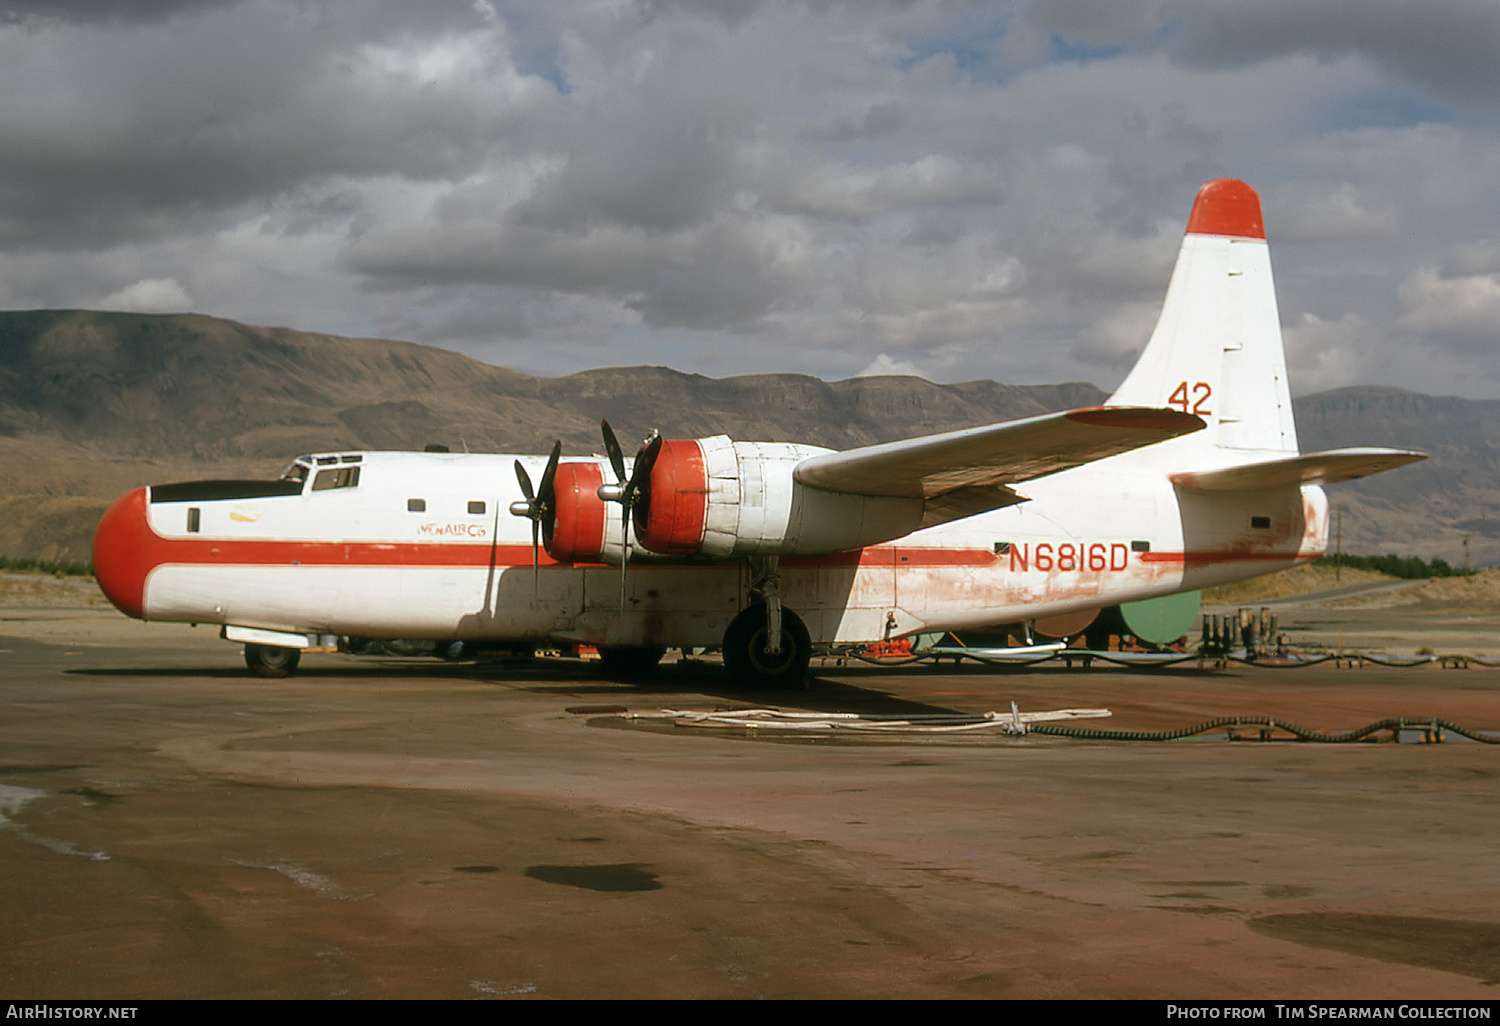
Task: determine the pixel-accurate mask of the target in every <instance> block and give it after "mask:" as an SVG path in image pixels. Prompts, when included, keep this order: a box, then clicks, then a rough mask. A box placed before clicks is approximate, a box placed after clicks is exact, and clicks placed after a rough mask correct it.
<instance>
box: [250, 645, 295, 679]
mask: <svg viewBox="0 0 1500 1026" xmlns="http://www.w3.org/2000/svg"><path fill="white" fill-rule="evenodd" d="M301 661H302V650H301V649H299V648H281V647H280V646H278V645H246V646H245V665H246V666H248V667H250V669H252V670H254V671H255V672H256V673H257V674H259V675H260V676H262V677H271V678H277V677H286V676H289V675H291V673H292V672H293V671H295V670H296V669H297V664H298V663H299V662H301Z"/></svg>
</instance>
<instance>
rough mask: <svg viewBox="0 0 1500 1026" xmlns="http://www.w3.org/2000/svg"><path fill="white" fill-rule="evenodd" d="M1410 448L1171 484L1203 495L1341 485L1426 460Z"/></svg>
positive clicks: (1250, 467)
mask: <svg viewBox="0 0 1500 1026" xmlns="http://www.w3.org/2000/svg"><path fill="white" fill-rule="evenodd" d="M1426 458H1427V454H1426V453H1422V452H1416V451H1414V450H1411V449H1374V448H1365V449H1330V450H1328V451H1327V452H1313V453H1308V454H1307V455H1306V456H1291V457H1288V458H1286V459H1277V460H1267V461H1265V462H1263V463H1250V464H1246V465H1243V466H1238V467H1223V468H1220V469H1218V470H1197V471H1183V472H1182V473H1179V474H1172V475H1171V478H1172V483H1173V484H1175V485H1179V486H1181V487H1183V488H1192V489H1195V490H1196V491H1200V492H1257V491H1261V490H1263V489H1266V488H1279V487H1283V486H1286V485H1299V484H1318V485H1323V484H1338V483H1339V482H1340V481H1353V480H1354V479H1355V478H1357V477H1365V476H1367V475H1369V474H1378V473H1380V472H1381V471H1382V470H1391V469H1393V468H1395V467H1401V466H1405V465H1406V464H1408V463H1415V462H1417V460H1425V459H1426Z"/></svg>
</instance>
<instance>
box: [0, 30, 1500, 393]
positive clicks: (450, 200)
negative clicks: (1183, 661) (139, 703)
mask: <svg viewBox="0 0 1500 1026" xmlns="http://www.w3.org/2000/svg"><path fill="white" fill-rule="evenodd" d="M1497 54H1500V4H1497V3H1495V2H1494V0H1109V2H1096V0H1030V2H1026V0H1016V2H995V0H990V2H960V0H954V2H941V0H850V2H834V0H801V2H792V0H785V2H778V0H702V2H697V3H690V2H687V0H548V2H546V3H537V2H535V0H531V2H523V0H517V2H514V3H512V2H509V0H362V2H350V0H345V2H333V0H326V2H324V0H132V2H130V3H128V4H125V3H119V4H115V3H108V4H106V3H99V2H97V0H18V2H9V0H0V308H5V309H36V308H60V307H61V308H73V307H82V308H92V309H111V310H134V311H143V312H164V313H165V312H179V311H198V312H202V313H206V314H213V315H216V316H221V317H229V318H233V319H235V320H239V321H243V322H246V323H250V324H258V325H281V326H287V327H292V328H298V329H302V330H307V331H319V332H329V333H334V334H341V335H355V336H377V337H383V338H394V339H402V340H407V341H415V342H422V343H427V344H431V345H436V346H442V347H444V348H449V349H455V350H458V351H460V352H463V353H466V354H468V355H471V356H474V357H477V358H479V359H481V360H485V361H487V362H489V363H494V364H498V365H501V366H506V367H511V368H514V369H516V370H520V371H524V372H527V373H532V374H543V375H561V374H568V373H571V372H573V371H576V370H582V369H585V368H592V367H608V366H627V365H636V364H652V365H664V366H670V367H674V368H677V369H678V370H682V371H690V372H696V373H702V374H706V375H710V376H713V377H727V376H732V375H738V374H749V373H764V372H795V373H804V374H813V375H816V376H818V377H822V378H825V379H829V380H837V379H843V378H848V377H852V376H856V375H860V374H871V373H907V374H919V375H921V376H923V377H926V378H929V379H931V380H933V381H939V382H953V381H967V380H973V379H979V378H993V379H996V380H999V381H1002V382H1007V383H1012V384H1034V383H1046V382H1062V381H1092V382H1094V383H1095V384H1098V385H1099V386H1101V387H1104V388H1112V387H1113V386H1114V385H1115V384H1117V383H1118V382H1119V381H1120V380H1121V379H1122V378H1123V377H1124V374H1125V372H1126V371H1127V370H1128V369H1129V366H1130V364H1131V362H1132V360H1133V358H1134V356H1135V355H1136V354H1137V353H1138V352H1139V351H1140V348H1141V347H1142V345H1143V344H1144V342H1145V340H1146V338H1147V337H1148V335H1149V334H1150V330H1151V326H1152V324H1153V323H1154V322H1155V318H1156V315H1157V312H1158V310H1159V308H1160V304H1161V300H1162V296H1163V294H1164V292H1165V289H1166V283H1167V279H1168V276H1169V275H1170V273H1171V268H1172V263H1173V261H1174V260H1175V258H1176V253H1177V248H1178V245H1179V244H1180V240H1181V236H1182V231H1183V228H1184V226H1185V223H1186V220H1187V215H1188V212H1189V210H1190V208H1191V205H1192V200H1193V196H1194V194H1195V192H1196V191H1197V189H1198V187H1199V186H1200V185H1202V184H1203V183H1204V182H1206V181H1208V180H1210V179H1213V178H1220V177H1235V178H1242V179H1244V180H1245V181H1247V182H1249V183H1250V184H1251V185H1252V186H1254V187H1255V188H1256V189H1257V190H1258V191H1259V193H1260V195H1261V198H1262V203H1263V206H1264V212H1265V223H1266V230H1267V235H1268V237H1269V238H1270V241H1271V251H1272V262H1273V264H1274V267H1275V271H1276V279H1277V289H1278V295H1279V299H1280V305H1281V311H1280V312H1281V320H1282V325H1283V328H1284V333H1285V337H1286V344H1287V351H1288V362H1289V367H1290V374H1291V379H1292V386H1293V391H1294V392H1295V393H1296V394H1306V393H1310V392H1315V391H1321V390H1324V389H1329V388H1336V387H1340V386H1345V385H1387V386H1395V387H1402V388H1410V389H1414V390H1417V391H1423V392H1429V393H1433V394H1439V395H1460V396H1466V397H1470V398H1493V397H1500V59H1497V57H1496V55H1497Z"/></svg>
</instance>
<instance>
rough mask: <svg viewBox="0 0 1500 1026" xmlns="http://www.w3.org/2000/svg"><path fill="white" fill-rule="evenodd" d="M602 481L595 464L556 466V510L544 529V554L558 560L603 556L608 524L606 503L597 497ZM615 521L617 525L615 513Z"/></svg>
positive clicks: (594, 560) (586, 560)
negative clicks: (547, 526)
mask: <svg viewBox="0 0 1500 1026" xmlns="http://www.w3.org/2000/svg"><path fill="white" fill-rule="evenodd" d="M603 483H604V473H603V471H602V470H601V469H600V467H599V464H597V463H559V464H558V465H557V476H556V477H555V478H554V487H555V488H556V490H557V491H556V497H555V498H554V500H553V501H554V503H555V504H556V507H555V508H556V513H555V515H554V516H553V518H552V522H551V530H550V531H545V532H544V536H543V539H542V541H543V544H544V545H545V547H546V549H547V555H549V556H551V557H552V558H553V559H555V560H557V561H558V562H560V563H597V562H600V561H601V560H602V559H603V556H604V550H605V532H606V531H607V530H608V529H609V523H610V518H609V511H608V508H607V507H608V506H609V504H608V503H606V502H605V501H604V500H603V499H601V498H599V486H600V485H601V484H603ZM616 508H618V507H616ZM615 521H616V524H617V525H618V521H619V517H618V515H617V516H616V517H615Z"/></svg>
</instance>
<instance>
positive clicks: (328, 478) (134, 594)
mask: <svg viewBox="0 0 1500 1026" xmlns="http://www.w3.org/2000/svg"><path fill="white" fill-rule="evenodd" d="M602 430H603V438H604V449H605V455H604V456H603V457H590V458H575V457H566V458H565V457H564V456H563V452H562V444H561V442H559V443H557V444H556V445H554V446H553V448H552V450H551V453H550V455H548V456H545V457H543V456H502V455H489V454H468V453H463V454H455V453H443V452H421V453H418V452H329V453H319V454H313V455H307V456H301V457H298V458H297V459H296V460H295V461H293V463H292V464H291V465H290V466H289V467H288V468H287V470H286V471H285V472H284V473H283V474H282V475H281V476H280V478H278V479H277V480H274V481H243V480H236V481H197V482H186V483H179V484H167V485H159V486H152V487H145V488H138V489H136V490H134V491H132V492H130V493H129V494H127V495H125V496H124V497H123V498H121V499H120V500H119V501H118V502H116V503H115V504H114V505H113V506H112V507H111V508H110V509H109V510H108V511H107V512H106V513H105V515H104V517H103V518H102V519H101V521H100V523H99V527H98V530H97V531H96V533H95V537H94V552H93V554H94V568H95V574H96V577H97V579H98V581H99V584H100V587H101V589H102V590H103V591H104V594H105V595H106V596H108V598H109V599H110V601H111V602H113V603H114V605H115V606H116V607H117V608H119V609H120V610H121V611H122V612H123V613H125V614H127V615H129V616H133V617H138V618H141V619H147V620H166V621H182V622H192V623H213V624H219V625H222V631H223V636H224V637H225V638H227V639H228V640H230V641H234V642H239V643H243V644H244V645H245V659H246V662H247V663H248V664H249V666H250V667H251V669H253V670H254V671H256V672H257V673H259V674H261V675H263V676H272V677H274V676H284V675H286V674H287V673H290V672H292V670H294V669H295V667H296V666H297V663H298V659H299V656H300V654H301V652H302V651H303V650H305V649H308V648H317V647H321V646H324V645H326V644H328V642H329V641H330V640H332V639H331V638H330V637H329V636H330V635H332V636H335V637H337V636H351V637H364V638H418V639H432V640H435V641H443V642H451V641H462V642H472V643H475V644H485V643H490V644H496V643H508V644H517V645H523V644H529V643H535V644H541V643H547V642H553V643H556V642H568V643H579V644H590V645H595V646H598V648H599V650H600V653H601V655H602V656H603V658H604V660H605V662H606V665H607V666H610V667H612V668H613V669H616V670H636V671H645V670H648V669H649V668H651V667H653V666H654V665H655V664H656V662H657V661H658V660H659V659H660V658H661V656H662V654H663V652H664V651H665V649H666V648H667V647H700V646H701V647H717V648H719V649H721V650H722V653H723V659H724V665H725V667H726V668H727V670H728V671H729V673H730V675H731V676H732V677H733V678H734V680H736V681H737V682H738V683H740V684H742V685H744V686H748V687H788V686H796V685H798V684H799V683H800V682H802V681H803V679H804V677H805V675H806V672H807V668H808V665H809V660H810V658H811V656H812V655H813V654H814V653H815V652H817V651H828V650H829V649H830V647H833V646H844V645H854V644H861V643H875V642H879V641H889V640H891V639H895V638H901V637H908V636H911V635H916V634H923V633H932V632H939V631H962V630H967V629H971V628H974V629H977V628H982V627H985V626H989V625H993V624H1002V623H1017V622H1031V621H1044V620H1046V619H1048V618H1053V619H1057V618H1063V619H1068V618H1073V619H1074V622H1086V621H1087V619H1088V614H1090V613H1091V611H1095V610H1099V609H1101V608H1104V607H1112V606H1121V605H1125V606H1127V607H1129V606H1130V605H1131V604H1137V605H1140V604H1146V603H1152V602H1159V601H1163V600H1164V599H1166V598H1167V597H1170V596H1176V595H1181V594H1183V593H1190V592H1193V591H1194V590H1196V589H1200V588H1203V587H1207V586H1210V585H1215V584H1220V583H1224V582H1228V581H1232V580H1236V579H1240V578H1245V577H1251V576H1255V575H1257V574H1263V573H1268V572H1271V571H1274V570H1279V569H1282V568H1284V567H1288V566H1292V565H1295V564H1297V563H1299V562H1304V561H1307V560H1311V559H1314V558H1316V557H1317V556H1319V555H1321V554H1322V553H1323V551H1324V550H1325V548H1326V546H1327V537H1328V503H1327V499H1326V497H1325V495H1324V491H1323V488H1322V486H1323V485H1325V484H1330V483H1335V482H1339V481H1345V480H1350V479H1352V478H1356V477H1361V476H1364V475H1367V474H1372V473H1376V472H1378V471H1383V470H1387V469H1391V468H1393V467H1397V466H1400V465H1402V464H1406V463H1410V462H1412V461H1415V460H1419V459H1422V458H1423V454H1421V453H1417V452H1412V451H1409V450H1402V449H1384V448H1358V449H1339V450H1332V451H1326V452H1317V453H1307V454H1304V453H1302V452H1301V451H1300V450H1299V448H1298V444H1297V434H1296V427H1295V425H1294V424H1293V420H1292V406H1291V394H1290V391H1289V387H1288V384H1287V373H1286V361H1285V356H1284V352H1283V347H1282V339H1281V328H1280V322H1279V319H1278V314H1277V306H1276V295H1275V289H1274V285H1273V282H1272V277H1271V263H1270V255H1269V250H1268V247H1267V243H1266V237H1265V231H1264V227H1263V224H1262V215H1261V207H1260V200H1259V197H1258V196H1257V195H1256V193H1255V191H1254V190H1253V189H1251V188H1250V187H1249V186H1248V185H1246V184H1245V183H1243V182H1240V181H1236V180H1232V179H1221V180H1218V181H1213V182H1210V183H1208V184H1207V185H1205V186H1204V187H1203V188H1202V190H1200V191H1199V193H1198V196H1197V199H1196V201H1195V203H1194V205H1193V209H1192V213H1191V215H1190V217H1189V220H1188V224H1187V232H1186V235H1185V236H1184V238H1183V242H1182V247H1181V250H1180V252H1179V256H1178V260H1177V264H1176V268H1175V270H1174V271H1173V274H1172V278H1171V281H1170V283H1169V285H1168V289H1167V296H1166V300H1165V303H1164V305H1163V308H1162V313H1161V317H1160V320H1159V322H1158V323H1157V326H1156V329H1155V331H1154V332H1153V334H1152V335H1151V338H1150V340H1149V341H1148V343H1147V345H1146V347H1145V349H1144V350H1143V352H1142V354H1141V356H1140V359H1139V360H1138V362H1137V363H1136V365H1135V367H1134V369H1133V370H1132V371H1131V372H1130V374H1129V375H1128V376H1127V377H1126V379H1125V381H1124V382H1123V383H1122V384H1121V385H1120V387H1119V388H1118V389H1117V390H1116V391H1115V393H1114V394H1113V395H1112V396H1111V397H1110V398H1109V400H1108V401H1107V402H1106V403H1105V404H1104V405H1102V406H1099V407H1092V408H1086V409H1079V410H1070V411H1066V412H1062V413H1055V414H1048V415H1045V416H1040V417H1031V418H1027V419H1024V420H1018V421H1011V422H1006V423H1001V424H993V425H989V426H985V427H979V428H969V429H964V430H959V431H949V432H944V433H941V434H934V435H928V436H924V437H919V438H913V439H908V440H905V441H898V442H887V443H882V444H878V445H870V446H865V447H863V448H858V449H852V450H848V451H843V452H835V451H831V450H828V449H823V448H818V447H815V446H809V445H798V444H791V443H783V442H753V441H735V440H733V439H731V438H729V437H727V436H722V435H720V436H713V437H707V438H696V439H675V438H663V437H661V436H660V435H657V434H655V433H653V435H652V436H651V437H650V438H649V439H648V440H647V442H646V443H645V444H644V445H643V446H642V447H641V448H640V450H639V451H638V452H637V454H636V456H635V458H634V459H633V460H627V459H626V458H625V456H624V453H623V450H622V448H621V446H620V444H619V442H618V440H617V439H616V437H615V434H614V431H613V430H612V429H611V428H610V426H609V424H608V423H607V422H606V423H604V424H603V425H602ZM522 521H529V522H530V531H529V537H528V536H527V535H528V532H527V531H526V529H525V526H524V524H523V523H522ZM1194 608H1196V605H1195V606H1194ZM1079 616H1082V617H1083V619H1082V620H1081V621H1080V620H1077V617H1079Z"/></svg>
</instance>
